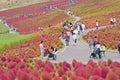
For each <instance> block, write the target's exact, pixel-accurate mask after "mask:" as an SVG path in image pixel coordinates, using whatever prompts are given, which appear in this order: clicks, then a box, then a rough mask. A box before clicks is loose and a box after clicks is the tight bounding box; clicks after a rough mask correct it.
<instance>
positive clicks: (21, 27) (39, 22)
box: [7, 11, 68, 34]
mask: <svg viewBox="0 0 120 80" xmlns="http://www.w3.org/2000/svg"><path fill="white" fill-rule="evenodd" d="M66 18H68V15H67V14H66V13H65V12H64V11H51V12H49V13H46V14H42V15H36V16H34V17H30V18H24V17H23V18H14V19H9V20H7V22H8V23H10V24H12V25H14V26H15V28H17V31H18V32H20V33H23V34H25V33H31V31H30V30H31V29H32V30H33V31H38V30H39V29H38V28H41V29H44V28H45V27H48V26H49V25H51V26H52V25H56V24H58V23H61V22H63V21H64V20H65V19H66ZM16 20H17V21H16Z"/></svg>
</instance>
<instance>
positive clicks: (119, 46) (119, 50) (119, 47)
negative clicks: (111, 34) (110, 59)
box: [117, 41, 120, 54]
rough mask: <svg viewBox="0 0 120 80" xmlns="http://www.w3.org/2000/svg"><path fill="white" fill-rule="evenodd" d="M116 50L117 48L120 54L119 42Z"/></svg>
mask: <svg viewBox="0 0 120 80" xmlns="http://www.w3.org/2000/svg"><path fill="white" fill-rule="evenodd" d="M117 48H118V52H119V54H120V41H119V42H118V45H117Z"/></svg>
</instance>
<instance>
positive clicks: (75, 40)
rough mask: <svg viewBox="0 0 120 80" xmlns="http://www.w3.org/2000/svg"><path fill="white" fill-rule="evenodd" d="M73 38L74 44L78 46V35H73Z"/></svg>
mask: <svg viewBox="0 0 120 80" xmlns="http://www.w3.org/2000/svg"><path fill="white" fill-rule="evenodd" d="M72 38H73V41H74V44H76V43H77V35H76V34H75V33H73V36H72Z"/></svg>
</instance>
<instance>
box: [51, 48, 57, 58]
mask: <svg viewBox="0 0 120 80" xmlns="http://www.w3.org/2000/svg"><path fill="white" fill-rule="evenodd" d="M51 50H52V54H53V60H56V59H57V48H55V47H53V46H52V47H51Z"/></svg>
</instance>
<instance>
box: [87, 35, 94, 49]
mask: <svg viewBox="0 0 120 80" xmlns="http://www.w3.org/2000/svg"><path fill="white" fill-rule="evenodd" d="M88 45H89V48H90V50H91V49H92V45H93V41H92V38H91V37H90V38H89V39H88Z"/></svg>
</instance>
